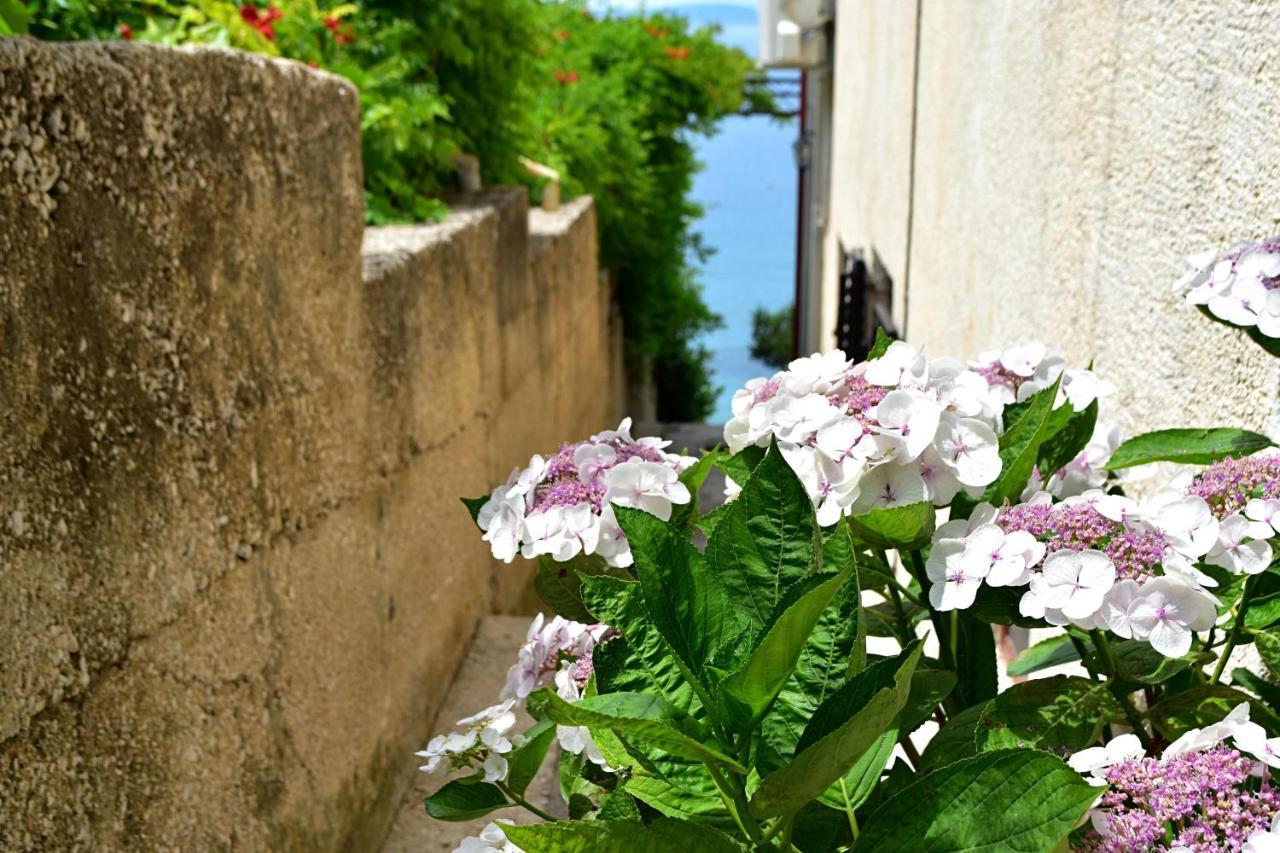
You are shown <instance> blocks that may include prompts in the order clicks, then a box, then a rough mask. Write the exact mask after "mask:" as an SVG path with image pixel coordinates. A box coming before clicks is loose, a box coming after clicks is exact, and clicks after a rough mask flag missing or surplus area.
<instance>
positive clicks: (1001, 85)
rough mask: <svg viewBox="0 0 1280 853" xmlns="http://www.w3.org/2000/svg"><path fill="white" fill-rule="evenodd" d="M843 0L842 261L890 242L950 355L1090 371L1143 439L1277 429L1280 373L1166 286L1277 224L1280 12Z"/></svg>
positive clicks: (940, 347)
mask: <svg viewBox="0 0 1280 853" xmlns="http://www.w3.org/2000/svg"><path fill="white" fill-rule="evenodd" d="M838 5H839V9H838V12H837V22H836V52H837V56H836V74H837V86H836V98H835V111H836V149H835V156H834V163H835V166H834V169H835V185H834V186H833V188H832V211H831V220H830V222H831V224H830V228H829V234H828V247H829V251H828V256H827V263H826V267H827V269H828V270H834V268H835V264H836V260H835V246H836V244H837V241H839V242H843V243H844V244H845V245H846V246H848V247H857V248H866V249H873V250H875V251H876V253H877V255H878V256H879V257H880V258H881V259H882V260H883V262H884V264H885V266H886V268H887V269H888V271H889V273H890V275H891V276H892V277H893V280H894V283H895V288H896V290H897V294H896V296H897V304H896V305H895V314H896V316H897V319H898V321H899V324H900V325H901V324H903V323H905V328H906V333H907V336H908V338H909V339H910V340H911V341H912V342H914V343H916V344H918V345H923V346H925V347H926V348H927V349H928V351H929V352H930V354H932V355H949V354H955V355H962V356H972V355H975V354H977V353H978V352H979V351H981V350H983V349H987V348H990V347H993V346H997V345H1000V344H1002V343H1006V342H1014V341H1017V340H1024V339H1027V338H1038V339H1040V340H1043V341H1045V342H1048V343H1051V344H1054V345H1057V346H1060V347H1062V348H1063V349H1065V350H1067V352H1068V354H1069V355H1070V356H1071V358H1072V359H1073V360H1074V361H1075V362H1077V363H1081V364H1083V363H1086V362H1088V361H1089V360H1090V359H1093V360H1094V361H1095V364H1096V367H1097V369H1098V371H1099V372H1100V373H1102V374H1103V375H1104V376H1105V377H1106V378H1108V379H1110V380H1111V381H1112V382H1114V383H1115V384H1116V385H1117V386H1118V389H1119V390H1118V393H1117V394H1116V395H1115V397H1113V398H1112V400H1111V403H1110V404H1109V407H1108V409H1107V410H1106V411H1104V418H1106V419H1108V420H1110V421H1112V422H1115V423H1117V424H1119V425H1121V426H1124V427H1126V428H1127V429H1128V430H1129V431H1131V432H1132V431H1141V430H1147V429H1152V428H1158V427H1167V426H1173V425H1189V424H1203V425H1206V426H1207V425H1240V426H1249V427H1252V428H1254V429H1263V430H1267V431H1269V432H1270V433H1271V434H1273V435H1274V434H1276V433H1277V432H1278V431H1280V407H1277V399H1278V398H1280V395H1278V394H1277V391H1278V390H1280V363H1278V362H1276V361H1275V360H1274V359H1271V358H1270V357H1268V356H1266V355H1265V354H1264V353H1263V352H1262V351H1261V350H1259V349H1258V348H1257V347H1256V346H1255V345H1254V344H1252V343H1251V342H1249V341H1248V340H1246V339H1245V338H1244V337H1243V336H1242V335H1241V334H1240V333H1238V332H1235V331H1232V330H1229V329H1226V328H1224V327H1222V326H1219V325H1216V324H1214V323H1211V322H1209V321H1208V320H1207V319H1205V318H1204V317H1202V316H1201V315H1200V314H1199V313H1198V312H1196V311H1195V310H1194V309H1191V308H1189V307H1187V306H1184V305H1183V304H1181V303H1180V302H1179V301H1177V300H1176V299H1175V298H1174V296H1173V294H1172V293H1171V292H1170V285H1171V284H1172V283H1173V281H1175V280H1176V279H1177V278H1178V276H1179V273H1180V262H1181V258H1182V256H1183V255H1185V254H1188V253H1191V252H1195V251H1199V250H1201V249H1203V248H1206V247H1209V246H1213V245H1220V246H1225V245H1227V244H1229V243H1231V242H1234V241H1235V240H1237V239H1242V238H1254V239H1256V238H1259V237H1264V236H1267V235H1270V234H1274V233H1277V232H1280V205H1277V199H1278V198H1280V137H1278V136H1277V134H1276V132H1275V128H1276V127H1277V124H1278V122H1280V43H1278V42H1277V41H1276V39H1275V37H1274V36H1275V33H1276V32H1277V30H1280V5H1278V4H1275V3H1251V2H1246V0H1189V2H1178V3H1168V2H1161V0H1123V2H1113V0H1088V2H1070V3H1067V2H1060V3H1018V2H1009V0H980V2H971V3H944V2H931V0H923V2H920V3H915V2H895V0H857V2H849V3H848V4H847V6H846V4H845V3H843V2H841V3H840V4H838ZM834 288H835V282H834V274H832V276H831V277H830V280H829V284H828V290H829V291H830V293H831V294H834V292H835V291H834ZM904 291H905V294H904ZM831 304H832V306H834V298H833V299H831ZM828 325H829V327H830V328H834V314H832V316H831V318H830V323H829V324H828Z"/></svg>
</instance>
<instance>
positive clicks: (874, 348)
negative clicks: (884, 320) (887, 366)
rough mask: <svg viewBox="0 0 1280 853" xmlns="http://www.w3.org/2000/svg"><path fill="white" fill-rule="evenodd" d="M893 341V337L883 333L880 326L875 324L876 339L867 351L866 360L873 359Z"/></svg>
mask: <svg viewBox="0 0 1280 853" xmlns="http://www.w3.org/2000/svg"><path fill="white" fill-rule="evenodd" d="M892 343H893V338H891V337H889V335H887V334H886V333H885V330H884V329H883V328H881V327H880V326H876V340H875V343H873V344H872V345H871V349H869V350H868V351H867V361H875V360H876V359H877V358H880V357H881V356H883V355H884V354H885V353H887V352H888V351H889V345H890V344H892Z"/></svg>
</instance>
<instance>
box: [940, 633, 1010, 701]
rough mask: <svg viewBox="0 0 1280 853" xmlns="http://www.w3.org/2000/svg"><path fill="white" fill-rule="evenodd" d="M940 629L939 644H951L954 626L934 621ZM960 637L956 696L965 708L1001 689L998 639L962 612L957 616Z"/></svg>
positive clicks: (957, 654)
mask: <svg viewBox="0 0 1280 853" xmlns="http://www.w3.org/2000/svg"><path fill="white" fill-rule="evenodd" d="M934 624H935V625H938V626H939V630H938V635H939V642H947V643H948V644H949V643H950V631H951V624H950V622H949V621H945V620H934ZM956 624H957V625H958V626H959V627H960V638H959V643H958V646H957V650H956V657H957V661H956V663H955V669H956V677H957V679H958V682H957V683H956V688H955V691H954V692H955V695H956V696H957V697H958V700H959V702H960V704H961V705H962V706H964V707H968V706H969V705H974V704H977V703H978V702H981V701H982V700H984V699H991V698H992V697H994V696H995V695H996V692H997V690H998V678H997V676H996V638H995V633H994V632H993V631H992V630H991V626H990V625H989V624H988V623H986V622H983V621H982V620H980V619H975V618H973V617H972V616H970V615H969V614H967V613H965V612H964V611H963V610H962V611H960V613H959V615H958V616H957V617H956Z"/></svg>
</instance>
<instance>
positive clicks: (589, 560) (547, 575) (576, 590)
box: [533, 554, 627, 622]
mask: <svg viewBox="0 0 1280 853" xmlns="http://www.w3.org/2000/svg"><path fill="white" fill-rule="evenodd" d="M596 575H607V576H609V577H616V578H625V577H627V570H626V569H618V568H614V567H613V566H610V565H609V564H608V563H606V562H605V561H604V560H603V559H602V558H601V557H598V556H596V555H594V554H590V555H588V554H579V555H578V556H576V557H574V558H573V559H571V560H567V561H565V562H558V561H556V560H553V559H551V557H550V556H548V555H546V554H544V555H542V556H540V557H538V574H537V575H536V576H535V577H534V579H533V586H534V588H535V589H536V590H537V591H538V595H539V596H541V598H542V600H543V601H544V602H545V603H546V604H547V606H548V607H550V608H551V609H552V610H554V611H555V612H556V613H558V614H560V615H561V616H563V617H564V618H566V619H572V620H574V621H575V622H590V621H591V614H590V613H588V612H587V608H586V605H584V604H583V603H582V579H583V578H584V577H593V576H596Z"/></svg>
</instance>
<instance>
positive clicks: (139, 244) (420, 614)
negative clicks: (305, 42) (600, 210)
mask: <svg viewBox="0 0 1280 853" xmlns="http://www.w3.org/2000/svg"><path fill="white" fill-rule="evenodd" d="M361 186H362V173H361V165H360V139H359V114H358V103H357V93H356V92H355V90H354V89H353V88H352V87H351V86H350V85H349V84H347V83H345V82H344V81H342V80H340V79H338V78H335V77H331V76H328V75H325V74H322V73H317V72H313V71H310V70H309V69H307V68H305V67H303V66H300V65H297V64H292V63H286V62H276V61H271V60H266V59H263V58H260V57H253V56H248V55H244V54H239V53H234V52H228V51H220V50H212V49H204V50H167V49H161V48H155V47H149V46H146V45H136V44H122V43H113V44H76V45H52V46H51V45H42V44H38V43H35V42H32V41H29V40H25V39H0V590H2V591H3V592H2V594H0V850H6V851H8V850H22V851H26V850H31V851H35V850H40V851H44V850H95V851H109V850H130V851H135V850H211V851H214V850H267V849H271V850H308V851H310V850H338V849H350V850H364V849H376V847H377V845H378V844H379V843H380V841H381V839H382V837H383V835H384V834H385V832H386V829H387V828H388V826H389V825H390V822H391V820H392V819H393V817H394V813H395V809H396V806H397V804H398V802H399V800H400V795H401V792H402V791H403V790H404V788H405V786H406V785H407V784H408V780H409V776H410V774H411V773H412V767H413V758H412V756H411V755H410V753H411V752H412V751H413V750H414V749H417V748H420V746H421V743H422V742H424V741H425V738H426V737H427V736H428V735H429V731H428V729H429V727H430V725H431V721H432V719H433V717H434V715H435V711H436V709H437V707H438V705H439V703H440V701H441V699H442V696H443V695H444V692H445V690H446V689H447V687H448V685H449V682H450V680H451V678H452V676H453V674H454V670H455V668H456V667H457V665H458V662H459V661H460V660H461V658H462V655H463V653H464V652H465V649H466V647H467V645H468V643H469V642H470V638H471V636H472V633H473V631H474V629H475V626H476V624H477V622H478V620H479V619H480V618H481V616H482V615H483V614H484V613H486V612H488V611H489V610H491V609H494V608H497V609H503V610H507V611H519V610H521V609H524V607H525V606H526V605H527V599H526V597H525V586H524V585H525V583H526V581H527V578H525V577H524V576H521V575H519V574H513V573H512V572H511V571H510V570H509V568H508V567H495V566H494V564H493V561H492V560H491V559H490V558H489V556H488V553H487V548H486V546H485V543H483V542H481V541H480V539H479V534H478V533H477V532H476V531H475V528H474V526H473V525H472V523H471V520H470V518H469V517H468V516H467V513H466V511H465V510H464V509H463V508H462V507H461V505H460V504H459V503H458V500H457V499H458V497H459V496H462V495H467V496H474V495H477V494H480V493H483V492H486V491H488V490H489V489H490V488H492V486H493V484H494V483H495V482H496V481H498V480H501V479H503V478H505V475H506V473H507V471H509V470H510V468H511V467H512V466H513V465H515V464H517V463H522V462H524V461H525V460H527V458H528V456H529V455H530V454H531V453H533V452H535V451H542V452H546V451H548V450H554V448H555V446H556V445H557V443H558V442H559V441H561V440H563V439H566V438H572V437H574V436H577V435H579V434H584V433H587V432H593V431H596V430H599V429H601V428H603V427H606V426H609V425H611V424H613V423H616V419H617V416H618V402H617V401H618V397H619V393H620V392H619V389H620V384H619V383H620V381H621V380H620V375H619V371H618V370H617V367H616V365H617V351H618V350H617V347H618V344H617V340H618V337H617V332H618V329H617V321H616V318H614V317H613V315H612V313H611V304H612V303H611V298H610V295H609V293H608V292H607V290H606V289H604V288H602V287H601V285H600V283H599V280H598V273H597V270H596V266H595V264H596V260H595V258H596V256H595V251H596V249H595V245H596V244H595V222H594V215H593V211H592V208H591V205H590V201H589V200H585V201H582V202H579V203H576V204H575V205H573V206H570V208H569V209H568V210H567V212H566V213H565V214H564V215H563V216H562V217H561V219H560V220H558V221H556V222H555V223H551V224H545V223H541V224H540V223H539V221H538V220H536V219H535V222H534V233H535V234H539V233H541V231H540V230H539V229H542V230H545V231H546V234H545V235H544V236H545V237H546V239H545V240H541V239H535V240H533V241H532V242H533V243H538V245H539V246H540V247H541V251H540V252H539V251H535V250H534V249H533V247H532V245H531V240H530V236H529V234H530V216H529V212H528V210H527V203H526V201H525V197H524V194H523V193H522V192H513V191H505V192H495V193H490V194H486V195H483V196H479V197H476V198H472V199H464V200H462V201H461V202H460V203H459V204H457V205H456V206H455V207H454V210H453V212H452V213H451V215H450V216H449V218H448V219H447V220H446V221H444V222H442V223H440V224H437V225H427V226H412V227H391V228H380V229H370V230H369V231H368V232H366V231H365V229H364V227H363V218H362V194H361ZM548 312H550V313H554V314H555V316H556V320H555V323H556V324H557V325H556V326H555V329H556V332H555V334H554V335H552V334H549V333H548V328H549V327H548V326H547V325H545V324H544V323H543V322H542V318H543V317H544V316H545V314H547V313H548ZM570 356H571V357H570Z"/></svg>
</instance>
